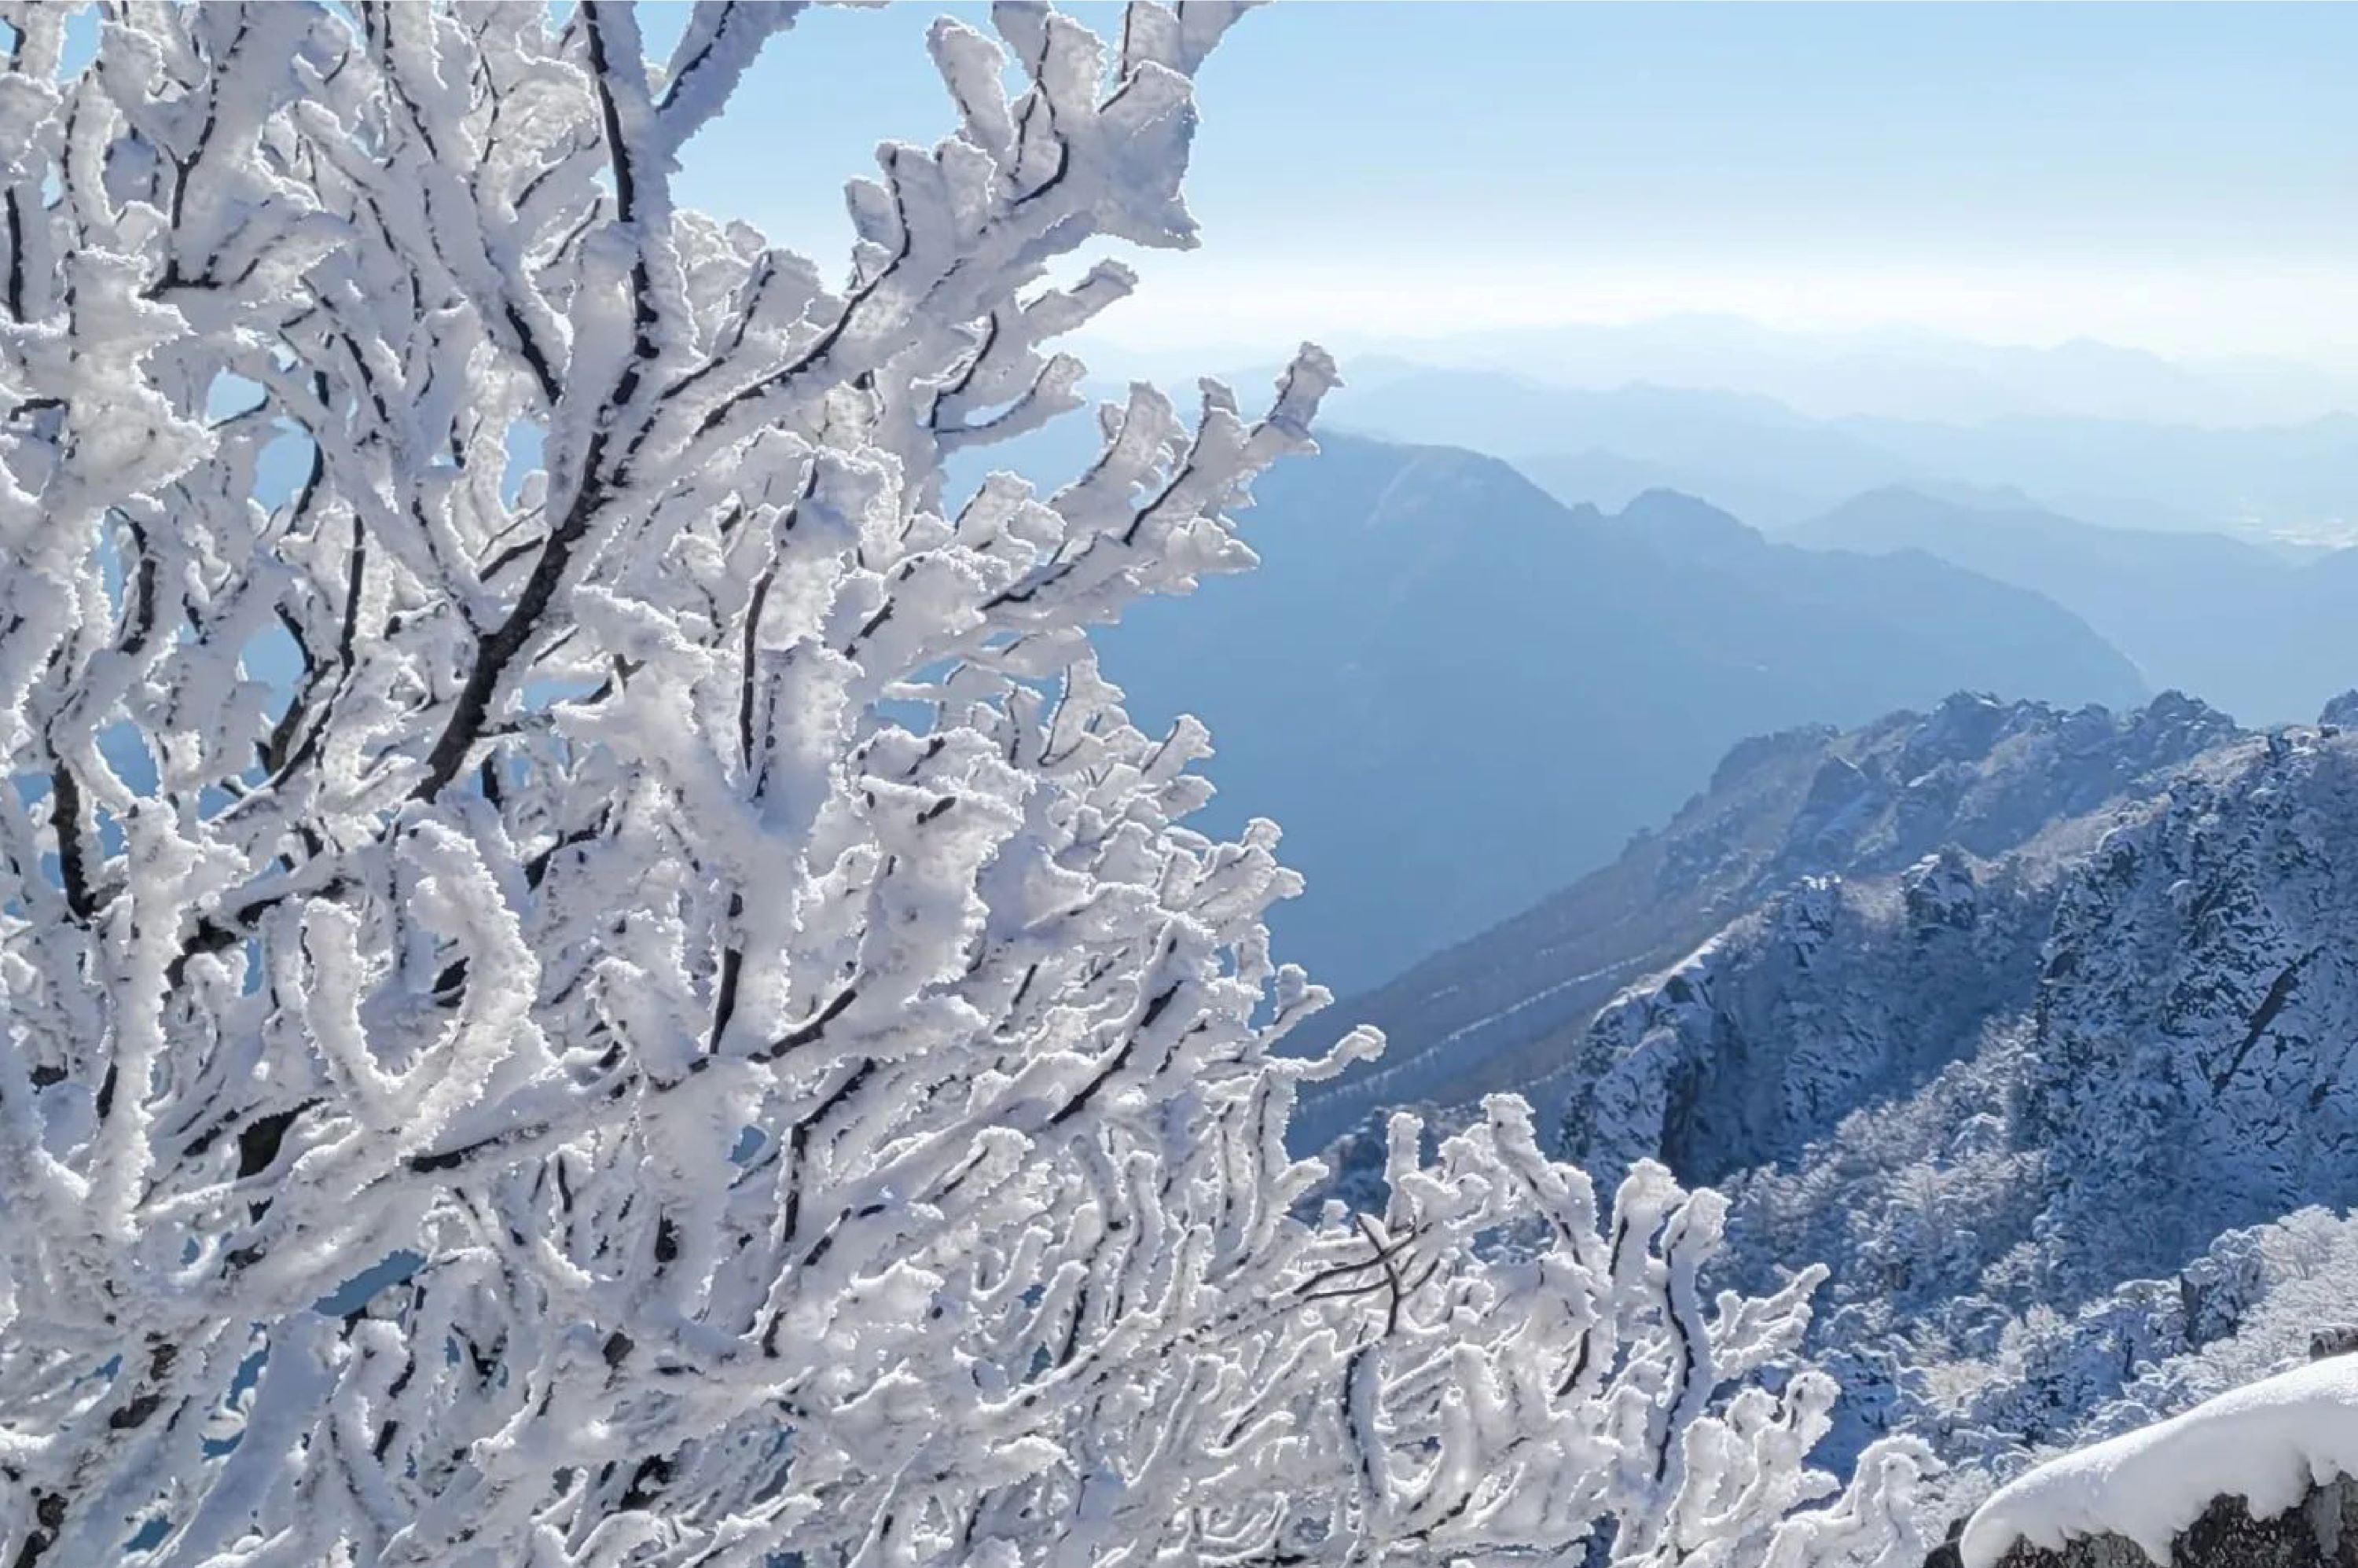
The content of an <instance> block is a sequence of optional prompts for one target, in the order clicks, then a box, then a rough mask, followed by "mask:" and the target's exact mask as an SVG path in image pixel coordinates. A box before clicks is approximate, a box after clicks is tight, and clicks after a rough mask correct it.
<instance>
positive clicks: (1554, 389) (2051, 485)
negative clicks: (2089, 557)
mask: <svg viewBox="0 0 2358 1568" xmlns="http://www.w3.org/2000/svg"><path fill="white" fill-rule="evenodd" d="M1331 413H1332V420H1333V423H1334V424H1335V425H1337V426H1342V427H1349V428H1353V429H1357V430H1363V431H1367V432H1369V433H1371V434H1374V435H1377V436H1381V437H1386V438H1402V439H1411V440H1420V441H1441V442H1446V443H1449V444H1451V445H1456V446H1464V447H1469V448H1472V449H1477V450H1480V451H1485V452H1490V453H1493V454H1496V455H1498V456H1500V457H1504V458H1507V459H1509V460H1511V461H1513V462H1514V463H1515V465H1516V466H1517V467H1518V468H1520V470H1523V471H1524V472H1525V473H1527V474H1529V475H1530V476H1531V478H1532V479H1533V480H1535V481H1538V482H1539V483H1540V484H1541V486H1543V487H1544V488H1546V489H1547V490H1548V491H1549V492H1552V493H1553V494H1554V495H1556V496H1557V497H1558V498H1559V499H1561V500H1563V501H1566V502H1569V503H1578V502H1583V501H1587V502H1594V503H1596V504H1598V505H1601V506H1606V507H1617V506H1618V505H1620V504H1622V503H1624V502H1626V501H1627V500H1628V499H1629V498H1630V497H1631V496H1633V495H1635V494H1637V493H1639V492H1642V491H1644V490H1647V489H1652V488H1664V487H1667V488H1671V489H1676V490H1680V491H1683V492H1688V493H1690V494H1694V495H1699V496H1701V497H1703V498H1704V500H1706V501H1709V502H1711V503H1714V505H1718V506H1722V507H1725V508H1726V509H1727V510H1729V511H1731V512H1733V513H1735V514H1737V515H1739V516H1741V517H1743V518H1745V519H1746V520H1747V522H1750V523H1752V524H1756V525H1758V526H1760V527H1763V528H1766V529H1768V530H1769V531H1771V532H1775V531H1776V530H1778V529H1779V528H1782V527H1786V526H1790V525H1791V524H1798V523H1800V522H1801V521H1803V520H1805V519H1807V518H1810V517H1812V516H1815V515H1817V514H1820V513H1823V512H1825V511H1827V510H1829V509H1830V508H1832V507H1834V506H1836V505H1839V504H1840V503H1843V502H1844V501H1846V500H1848V499H1849V498H1850V497H1852V496H1854V495H1856V494H1859V493H1861V492H1866V491H1870V490H1876V489H1879V488H1883V487H1885V486H1889V485H1905V486H1909V487H1912V488H1916V489H1926V488H1935V489H1942V488H1948V487H1954V486H1957V485H1964V486H1970V487H1978V488H1999V489H2010V490H2012V491H2015V492H2020V493H2022V494H2025V495H2028V496H2031V497H2035V498H2036V499H2037V502H2038V503H2040V504H2042V505H2045V506H2049V507H2052V508H2055V509H2057V510H2059V511H2061V512H2062V513H2064V514H2067V515H2071V516H2074V517H2079V518H2082V519H2083V520H2085V521H2088V522H2092V523H2098V524H2105V525H2107V526H2114V527H2137V528H2146V529H2165V530H2196V531H2208V532H2218V533H2227V534H2234V535H2243V536H2247V537H2251V538H2254V539H2266V538H2270V537H2274V536H2279V535H2281V536H2286V537H2294V536H2298V537H2300V538H2313V539H2318V540H2323V541H2328V542H2333V541H2346V540H2348V539H2350V538H2352V537H2353V536H2358V506H2353V501H2352V498H2353V496H2358V416H2352V415H2349V414H2340V413H2337V414H2331V415H2326V416H2321V417H2318V418H2315V419H2310V420H2307V421H2304V422H2300V423H2295V424H2283V425H2266V426H2251V427H2202V426H2194V425H2171V424H2164V423H2157V422H2151V421H2138V420H2128V419H2117V418H2112V419H2098V418H2092V417H2087V416H2067V415H2054V416H2033V415H2008V416H2003V417H1996V418H1991V419H1987V420H1984V421H1979V422H1973V423H1965V422H1943V421H1935V420H1921V419H1901V418H1894V417H1889V416H1867V415H1847V416H1840V417H1835V418H1812V417H1810V416H1805V415H1803V414H1801V413H1799V412H1797V411H1795V410H1794V409H1792V408H1790V407H1789V406H1786V405H1784V404H1781V403H1779V402H1777V401H1775V400H1774V399H1772V398H1768V397H1765V396H1761V395H1757V394H1743V393H1731V392H1715V391H1695V390H1690V389H1686V388H1681V387H1677V386H1671V385H1664V384H1628V385H1623V386H1618V387H1615V388H1611V389H1606V390H1594V389H1582V388H1576V387H1566V386H1562V385H1556V384H1551V383H1549V382H1546V381H1544V380H1541V379H1538V378H1532V377H1516V376H1511V375H1507V374H1503V373H1497V372H1490V371H1464V370H1437V369H1425V370H1421V371H1415V372H1407V371H1403V370H1401V369H1400V368H1399V367H1387V368H1386V370H1385V371H1384V373H1382V374H1381V375H1379V376H1378V377H1377V378H1375V379H1374V381H1373V384H1369V385H1368V386H1366V387H1365V388H1356V387H1349V388H1346V390H1345V391H1344V392H1342V393H1340V394H1338V395H1336V400H1335V402H1334V405H1333V406H1332V411H1331Z"/></svg>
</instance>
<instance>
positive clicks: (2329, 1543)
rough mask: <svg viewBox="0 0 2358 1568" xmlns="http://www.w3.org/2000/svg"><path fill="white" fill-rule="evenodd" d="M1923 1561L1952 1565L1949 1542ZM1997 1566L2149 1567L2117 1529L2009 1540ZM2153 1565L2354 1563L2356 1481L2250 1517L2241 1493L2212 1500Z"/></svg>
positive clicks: (2302, 1567) (2254, 1567) (1955, 1567)
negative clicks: (2057, 1545)
mask: <svg viewBox="0 0 2358 1568" xmlns="http://www.w3.org/2000/svg"><path fill="white" fill-rule="evenodd" d="M1924 1568H1959V1560H1958V1555H1957V1548H1956V1543H1955V1542H1953V1541H1950V1542H1945V1543H1943V1544H1942V1545H1940V1546H1937V1547H1934V1548H1933V1549H1932V1552H1931V1555H1929V1556H1928V1557H1926V1558H1925V1560H1924ZM1998 1568H2154V1565H2153V1563H2152V1559H2150V1558H2148V1557H2147V1555H2146V1553H2145V1552H2144V1551H2143V1549H2141V1548H2140V1547H2138V1546H2137V1544H2136V1542H2135V1541H2130V1540H2128V1539H2127V1538H2125V1537H2124V1536H2118V1535H2097V1536H2090V1537H2088V1538H2086V1539H2084V1540H2079V1541H2070V1542H2067V1543H2066V1544H2065V1545H2064V1546H2063V1548H2062V1549H2061V1551H2053V1552H2050V1551H2049V1550H2047V1549H2046V1548H2044V1547H2039V1546H2033V1545H2032V1544H2030V1543H2029V1542H2028V1541H2017V1542H2016V1543H2015V1545H2014V1547H2013V1548H2012V1550H2010V1551H2008V1552H2006V1555H2005V1556H2004V1557H2003V1558H2001V1559H2000V1560H1999V1563H1998ZM2160 1568H2358V1481H2352V1480H2351V1479H2350V1478H2349V1477H2347V1476H2344V1477H2342V1478H2341V1479H2339V1480H2334V1481H2330V1482H2327V1483H2326V1484H2325V1485H2323V1486H2321V1487H2318V1488H2317V1489H2316V1490H2314V1491H2312V1492H2311V1493H2309V1497H2308V1498H2307V1500H2305V1501H2304V1502H2302V1503H2301V1505H2300V1506H2299V1507H2298V1508H2294V1509H2288V1510H2286V1511H2285V1512H2283V1513H2280V1514H2276V1515H2273V1516H2271V1517H2270V1518H2267V1519H2254V1518H2252V1516H2251V1512H2250V1510H2249V1509H2246V1508H2245V1507H2244V1499H2243V1498H2236V1497H2223V1498H2219V1499H2217V1500H2216V1501H2214V1502H2213V1503H2212V1505H2211V1507H2210V1508H2209V1509H2208V1510H2206V1511H2205V1512H2204V1513H2203V1515H2202V1517H2201V1519H2197V1520H2196V1521H2195V1522H2194V1525H2193V1527H2192V1528H2191V1529H2190V1530H2187V1531H2186V1532H2185V1533H2183V1534H2182V1535H2180V1536H2179V1538H2178V1540H2177V1541H2176V1542H2175V1543H2174V1544H2173V1545H2172V1546H2171V1548H2170V1553H2169V1563H2166V1564H2161V1565H2160Z"/></svg>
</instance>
